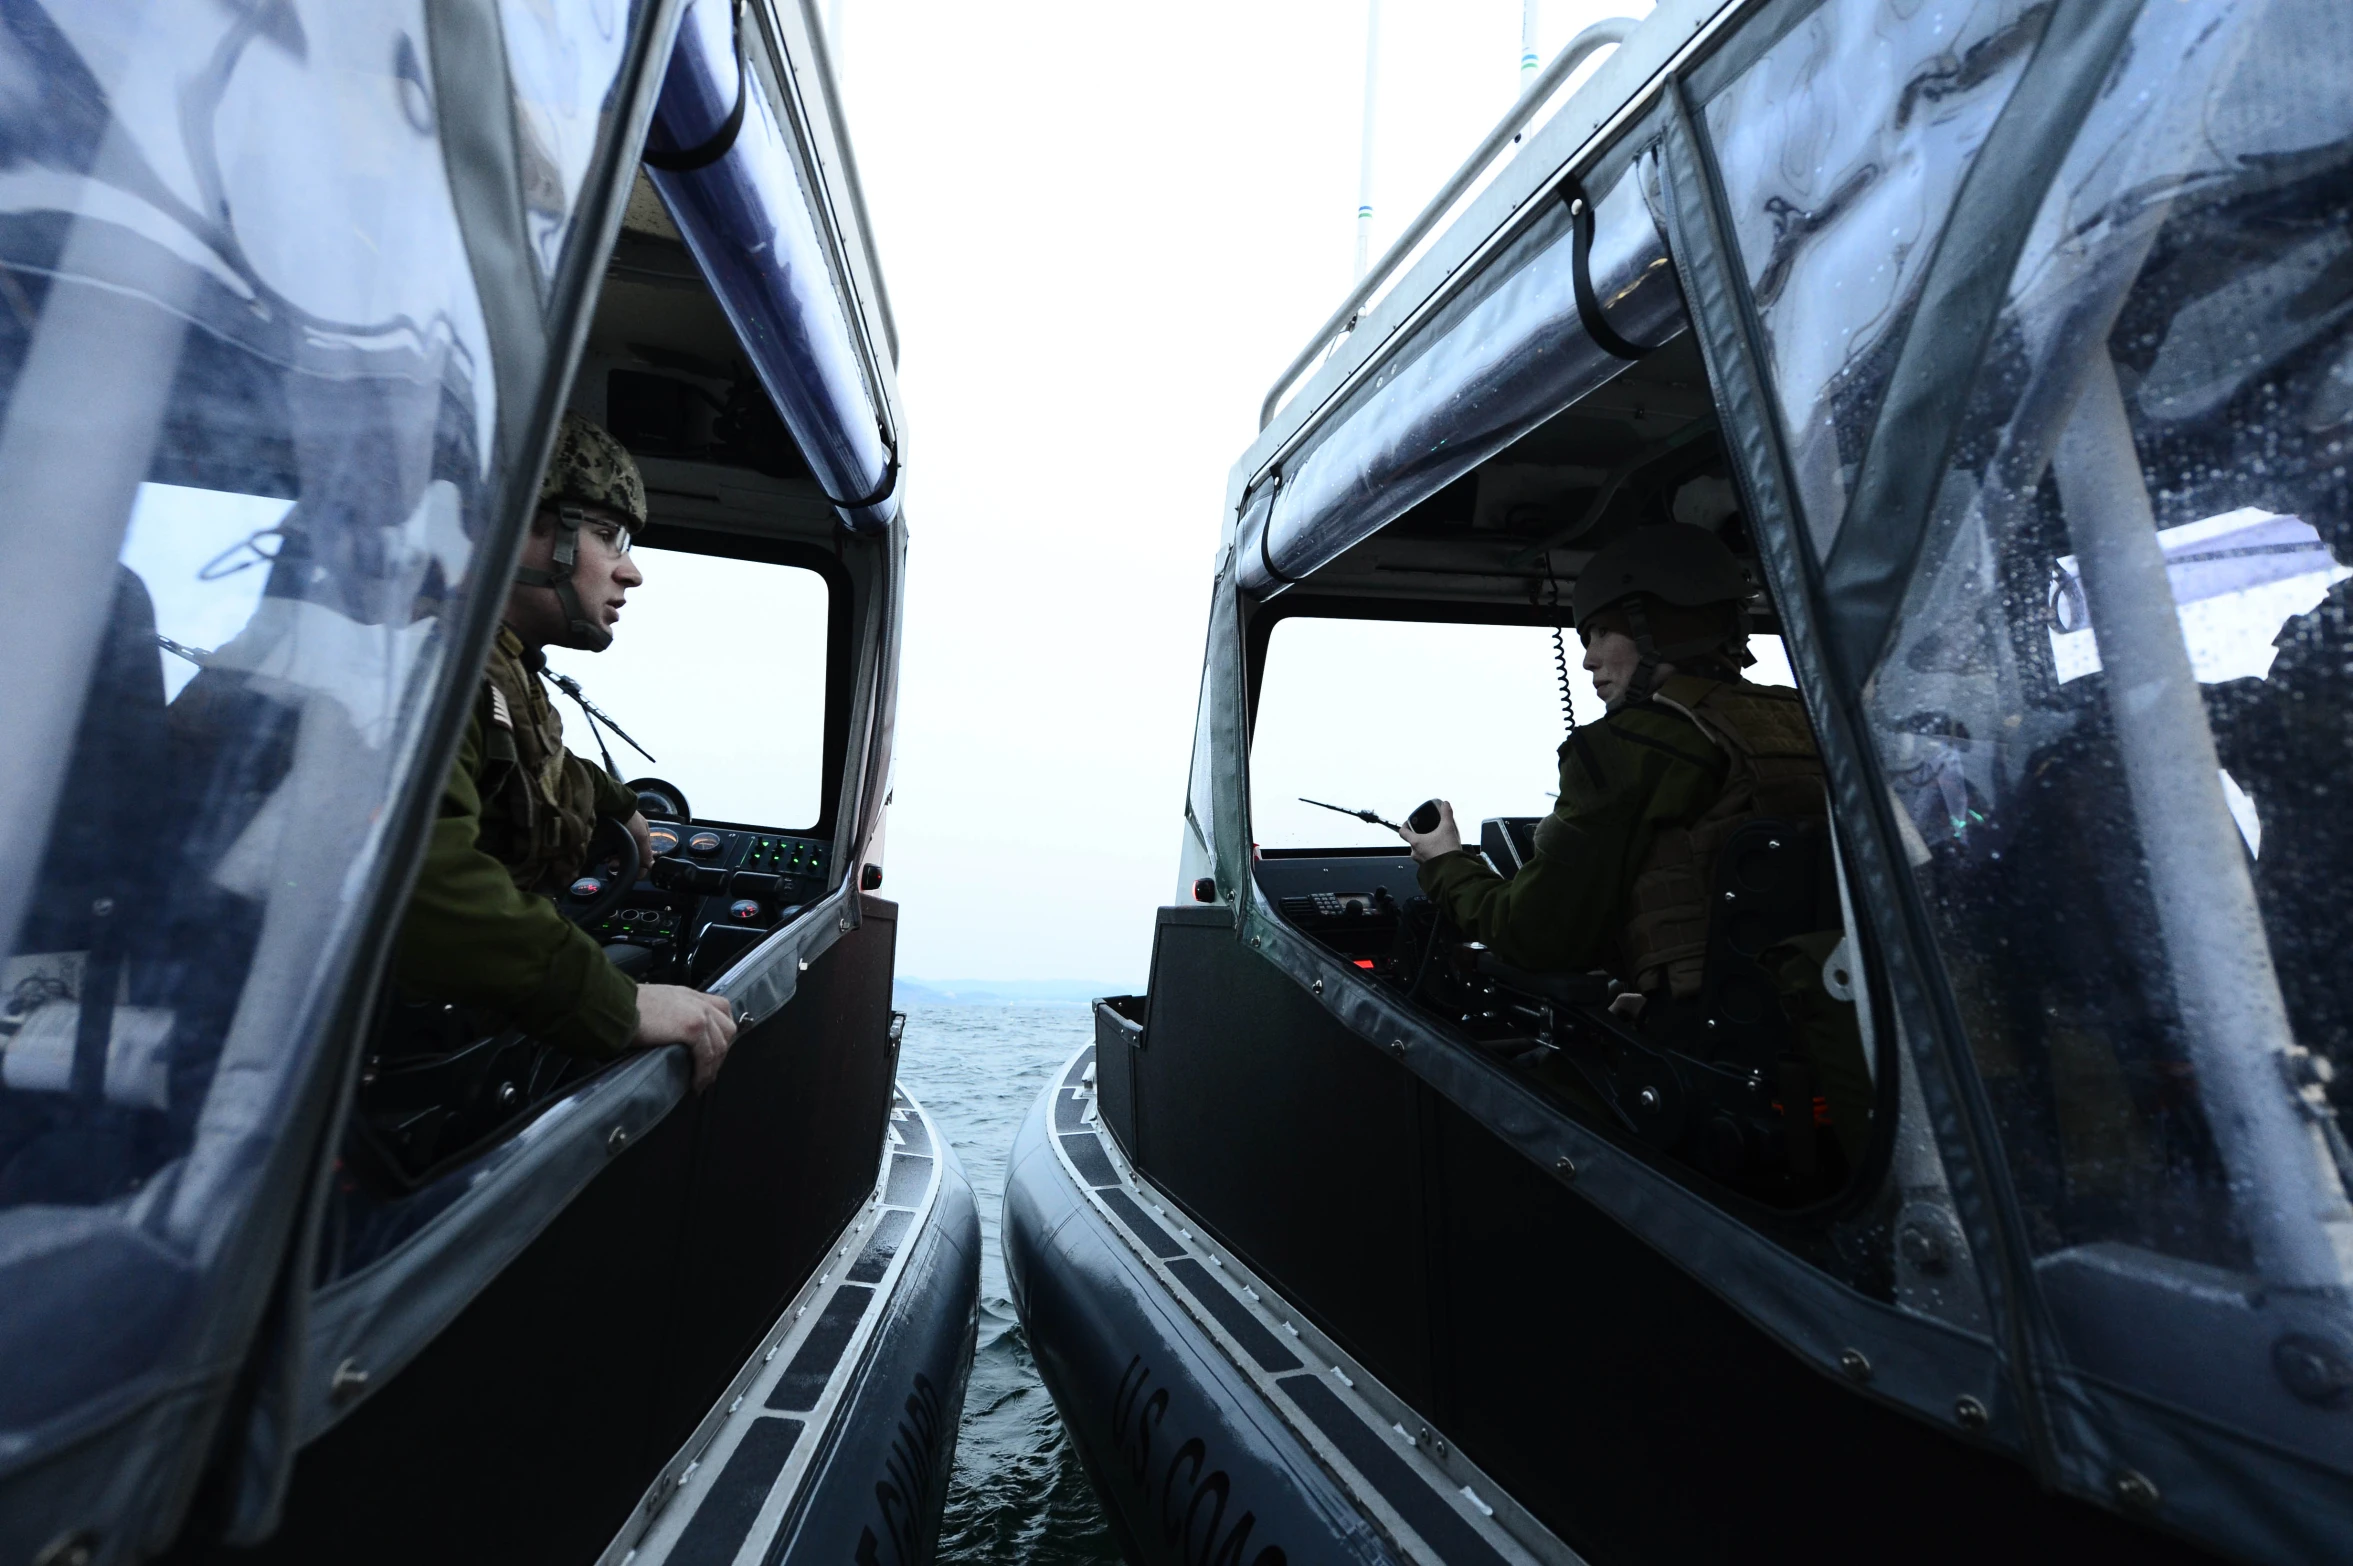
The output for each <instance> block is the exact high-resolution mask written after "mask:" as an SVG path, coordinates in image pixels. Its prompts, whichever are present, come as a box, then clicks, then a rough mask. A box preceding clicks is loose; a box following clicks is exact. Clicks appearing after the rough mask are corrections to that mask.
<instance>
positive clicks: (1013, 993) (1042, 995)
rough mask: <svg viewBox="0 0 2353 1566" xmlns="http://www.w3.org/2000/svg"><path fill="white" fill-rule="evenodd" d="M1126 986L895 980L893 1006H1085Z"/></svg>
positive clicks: (1033, 981)
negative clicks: (1099, 996) (1096, 998)
mask: <svg viewBox="0 0 2353 1566" xmlns="http://www.w3.org/2000/svg"><path fill="white" fill-rule="evenodd" d="M1131 993H1133V991H1132V990H1131V989H1130V988H1129V987H1128V986H1125V985H1119V984H1098V983H1092V982H1090V981H1088V980H1085V979H894V980H893V981H892V982H891V1004H892V1005H893V1006H1052V1005H1072V1006H1084V1005H1085V1004H1087V1002H1089V1001H1091V1000H1093V999H1094V998H1095V997H1096V996H1098V995H1127V994H1131Z"/></svg>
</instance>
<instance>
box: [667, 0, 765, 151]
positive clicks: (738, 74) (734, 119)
mask: <svg viewBox="0 0 2353 1566" xmlns="http://www.w3.org/2000/svg"><path fill="white" fill-rule="evenodd" d="M751 75H752V73H751V72H750V71H748V70H746V69H745V68H744V58H743V11H742V9H741V8H740V7H739V8H737V9H736V11H735V107H734V108H732V109H729V110H728V111H727V118H725V119H723V120H721V121H720V122H719V128H718V129H717V130H715V131H713V132H711V134H710V137H709V139H707V140H705V141H704V142H703V143H702V144H701V145H700V146H695V147H682V148H680V149H678V150H676V151H674V152H657V151H655V150H654V149H653V148H651V147H648V148H646V149H645V150H644V152H643V153H641V154H640V155H639V161H640V162H642V163H644V164H645V166H646V167H647V168H649V169H660V170H661V171H662V172H663V173H665V174H691V173H693V172H694V171H695V170H696V169H707V168H709V167H710V166H711V165H712V164H714V163H716V162H718V161H719V160H720V159H721V158H724V157H726V156H727V154H728V153H730V152H732V151H733V150H734V149H735V138H736V136H737V135H738V134H739V133H740V132H741V131H742V130H743V112H744V101H745V99H747V98H748V97H749V96H750V95H751V88H750V82H751Z"/></svg>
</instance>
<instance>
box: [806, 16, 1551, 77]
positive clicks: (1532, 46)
mask: <svg viewBox="0 0 2353 1566" xmlns="http://www.w3.org/2000/svg"><path fill="white" fill-rule="evenodd" d="M835 3H836V4H837V5H838V4H839V3H840V0H835ZM1543 9H1544V0H1520V95H1521V96H1522V97H1525V96H1526V95H1527V92H1528V89H1529V88H1530V87H1532V86H1534V85H1535V84H1536V18H1537V15H1538V13H1540V12H1541V11H1542V10H1543Z"/></svg>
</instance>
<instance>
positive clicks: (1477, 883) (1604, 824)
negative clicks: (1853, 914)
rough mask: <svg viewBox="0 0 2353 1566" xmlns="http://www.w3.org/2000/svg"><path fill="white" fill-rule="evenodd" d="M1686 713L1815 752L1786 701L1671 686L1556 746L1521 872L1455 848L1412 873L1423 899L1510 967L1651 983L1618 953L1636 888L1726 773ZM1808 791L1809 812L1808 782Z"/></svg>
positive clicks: (1781, 695)
mask: <svg viewBox="0 0 2353 1566" xmlns="http://www.w3.org/2000/svg"><path fill="white" fill-rule="evenodd" d="M1693 710H1706V711H1708V712H1710V713H1711V715H1716V714H1720V715H1721V716H1711V721H1713V722H1717V723H1718V724H1719V725H1720V726H1722V727H1725V728H1736V729H1738V730H1741V731H1750V730H1757V731H1763V732H1764V733H1766V734H1774V733H1776V732H1777V731H1791V732H1792V734H1793V736H1794V737H1782V738H1781V739H1780V743H1779V745H1778V746H1777V747H1776V748H1780V749H1793V748H1795V749H1802V754H1803V755H1804V756H1805V757H1808V758H1810V757H1811V756H1812V754H1813V741H1812V738H1811V736H1810V734H1808V733H1807V731H1806V729H1805V727H1804V725H1805V716H1804V713H1803V711H1802V709H1800V708H1799V707H1798V705H1797V693H1796V692H1795V691H1791V690H1787V689H1785V688H1782V687H1778V686H1771V687H1768V686H1753V685H1747V684H1725V683H1722V682H1718V681H1714V680H1703V679H1700V678H1697V677H1696V676H1692V675H1682V674H1678V675H1674V676H1671V677H1670V678H1668V679H1667V680H1665V681H1664V682H1662V683H1661V685H1660V687H1659V689H1658V692H1657V694H1656V696H1655V697H1654V698H1653V699H1652V700H1650V701H1646V702H1639V703H1634V704H1631V705H1628V706H1625V707H1621V708H1619V709H1618V710H1617V711H1615V712H1612V713H1611V714H1610V715H1609V716H1607V717H1605V718H1603V719H1602V720H1601V721H1600V722H1599V723H1592V724H1587V725H1586V726H1585V727H1584V728H1581V729H1579V730H1578V731H1577V732H1576V733H1575V734H1574V735H1572V736H1571V737H1570V738H1569V739H1568V740H1567V742H1565V743H1564V744H1563V745H1562V746H1561V748H1560V795H1559V799H1558V802H1557V803H1556V804H1555V805H1554V807H1553V811H1552V814H1551V815H1549V816H1547V817H1546V818H1545V819H1544V821H1543V822H1542V823H1540V824H1539V825H1538V827H1537V830H1536V854H1535V857H1534V859H1533V860H1531V861H1530V862H1529V863H1528V864H1526V865H1523V866H1522V867H1521V868H1520V871H1519V873H1518V874H1517V875H1514V876H1512V877H1511V878H1510V879H1508V880H1506V879H1504V878H1503V877H1501V876H1498V875H1497V874H1496V873H1495V872H1494V871H1493V870H1491V869H1489V868H1488V867H1487V863H1486V861H1485V860H1483V859H1482V858H1480V857H1479V856H1478V855H1477V854H1476V853H1473V852H1471V851H1469V850H1463V851H1460V852H1457V853H1452V854H1441V855H1439V856H1438V857H1437V858H1435V859H1432V860H1429V861H1427V862H1425V863H1424V864H1423V865H1422V867H1421V871H1420V879H1421V886H1422V890H1423V892H1424V893H1426V894H1427V895H1428V896H1429V898H1430V900H1431V901H1433V902H1435V903H1437V904H1438V906H1439V907H1441V908H1443V909H1444V910H1445V911H1446V913H1447V914H1448V916H1449V917H1451V918H1452V919H1453V920H1454V923H1455V926H1456V928H1458V929H1460V930H1461V931H1462V932H1463V934H1464V935H1466V936H1467V937H1469V938H1470V939H1472V940H1475V941H1483V942H1485V943H1486V944H1487V945H1488V946H1489V947H1490V948H1491V949H1493V950H1494V952H1495V953H1496V955H1497V956H1499V957H1501V958H1502V959H1503V960H1504V961H1506V962H1508V963H1511V964H1513V965H1515V966H1517V967H1521V968H1527V969H1530V970H1533V971H1536V972H1559V971H1564V970H1566V971H1586V970H1591V969H1595V968H1607V969H1611V970H1613V971H1616V972H1617V973H1618V974H1619V976H1620V977H1621V978H1624V979H1626V980H1627V981H1628V982H1637V981H1638V980H1640V979H1644V978H1647V977H1649V976H1648V975H1638V974H1637V973H1636V972H1635V971H1634V970H1635V968H1636V967H1637V966H1638V965H1639V964H1638V962H1637V961H1636V959H1637V958H1639V957H1640V956H1641V955H1643V954H1638V953H1634V952H1630V951H1629V950H1627V946H1628V939H1627V936H1628V926H1629V922H1630V920H1631V919H1632V917H1633V915H1634V912H1635V909H1636V906H1637V899H1636V882H1637V880H1638V879H1640V878H1641V877H1642V876H1643V875H1644V872H1645V871H1646V869H1651V868H1653V867H1654V866H1655V865H1656V864H1657V862H1658V860H1659V859H1660V858H1661V857H1662V856H1661V854H1660V847H1661V845H1660V841H1659V840H1660V837H1661V835H1662V834H1663V833H1671V832H1679V831H1681V830H1682V829H1684V828H1688V827H1690V826H1691V825H1692V824H1693V823H1694V822H1696V821H1698V820H1699V819H1700V817H1701V816H1703V815H1704V814H1706V813H1707V811H1708V810H1709V808H1710V807H1711V806H1713V805H1714V804H1715V803H1716V801H1717V800H1718V798H1719V797H1720V796H1721V795H1722V794H1723V792H1724V787H1725V782H1726V779H1727V777H1728V775H1729V774H1730V771H1731V766H1732V763H1731V758H1730V755H1729V754H1728V752H1727V751H1726V749H1725V748H1724V746H1723V745H1722V744H1720V743H1719V742H1718V741H1717V740H1715V739H1712V738H1711V737H1710V735H1709V733H1708V731H1707V730H1705V729H1703V728H1702V727H1701V726H1700V722H1699V721H1698V720H1697V719H1695V718H1693V717H1692V716H1690V713H1691V711H1693ZM1793 725H1794V728H1793ZM1768 743H1769V744H1771V743H1772V741H1770V740H1768ZM1815 792H1816V801H1817V802H1816V803H1815V804H1814V806H1813V812H1812V813H1816V814H1818V813H1819V812H1820V808H1821V807H1820V804H1819V803H1818V799H1819V790H1818V785H1817V786H1816V791H1815ZM1698 895H1699V896H1700V898H1701V899H1702V900H1703V901H1702V903H1701V905H1699V906H1698V907H1697V908H1695V910H1694V912H1695V913H1697V914H1698V915H1699V917H1700V918H1701V919H1702V920H1703V921H1704V917H1705V909H1704V898H1705V895H1706V893H1705V890H1704V888H1701V889H1700V891H1699V894H1698ZM1694 971H1695V970H1694ZM1642 987H1645V988H1648V987H1650V986H1649V985H1648V984H1644V985H1643V986H1642Z"/></svg>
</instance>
